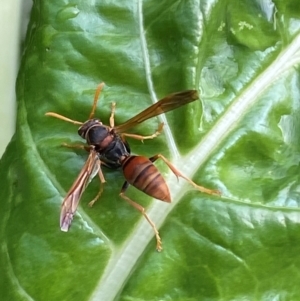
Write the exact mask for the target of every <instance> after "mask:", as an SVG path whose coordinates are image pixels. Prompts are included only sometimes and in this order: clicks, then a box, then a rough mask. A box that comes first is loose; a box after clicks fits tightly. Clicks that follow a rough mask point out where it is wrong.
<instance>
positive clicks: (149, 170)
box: [122, 156, 171, 202]
mask: <svg viewBox="0 0 300 301" xmlns="http://www.w3.org/2000/svg"><path fill="white" fill-rule="evenodd" d="M122 168H123V173H124V177H125V179H126V180H127V182H128V183H129V184H131V185H133V186H134V187H136V188H137V189H139V190H141V191H143V192H144V193H146V194H148V195H150V196H152V197H154V198H156V199H158V200H161V201H164V202H171V196H170V191H169V188H168V186H167V183H166V181H165V179H164V178H163V177H162V175H161V174H160V172H159V171H158V169H157V168H156V167H155V166H154V165H153V163H152V162H151V161H150V160H149V159H148V158H146V157H142V156H129V157H127V158H126V159H125V160H124V161H123V162H122Z"/></svg>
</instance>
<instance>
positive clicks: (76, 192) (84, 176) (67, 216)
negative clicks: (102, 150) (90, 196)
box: [60, 149, 101, 232]
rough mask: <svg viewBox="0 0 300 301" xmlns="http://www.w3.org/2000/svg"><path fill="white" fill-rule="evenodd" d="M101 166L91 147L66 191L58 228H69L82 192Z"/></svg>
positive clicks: (63, 229) (66, 229)
mask: <svg viewBox="0 0 300 301" xmlns="http://www.w3.org/2000/svg"><path fill="white" fill-rule="evenodd" d="M100 168H101V161H100V159H99V157H98V154H97V152H96V151H95V150H94V149H91V151H90V154H89V157H88V159H87V161H86V162H85V164H84V166H83V168H82V169H81V171H80V173H79V175H78V177H77V179H76V180H75V182H74V183H73V185H72V187H71V188H70V190H69V192H68V193H67V195H66V197H65V199H64V201H63V203H62V206H61V212H60V229H61V230H62V231H64V232H67V231H68V230H69V227H70V225H71V222H72V219H73V216H74V213H75V211H76V209H77V207H78V204H79V201H80V198H81V195H82V193H83V192H84V190H85V188H86V187H87V185H88V184H89V183H90V182H91V180H92V179H93V178H94V177H95V175H96V174H97V173H98V172H99V170H100Z"/></svg>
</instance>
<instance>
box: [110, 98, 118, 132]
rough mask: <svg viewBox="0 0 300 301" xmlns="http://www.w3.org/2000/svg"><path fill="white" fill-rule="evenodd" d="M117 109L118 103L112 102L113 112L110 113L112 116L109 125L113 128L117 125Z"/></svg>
mask: <svg viewBox="0 0 300 301" xmlns="http://www.w3.org/2000/svg"><path fill="white" fill-rule="evenodd" d="M115 111H116V103H115V102H113V103H112V104H111V113H110V117H109V125H110V127H111V128H114V127H115Z"/></svg>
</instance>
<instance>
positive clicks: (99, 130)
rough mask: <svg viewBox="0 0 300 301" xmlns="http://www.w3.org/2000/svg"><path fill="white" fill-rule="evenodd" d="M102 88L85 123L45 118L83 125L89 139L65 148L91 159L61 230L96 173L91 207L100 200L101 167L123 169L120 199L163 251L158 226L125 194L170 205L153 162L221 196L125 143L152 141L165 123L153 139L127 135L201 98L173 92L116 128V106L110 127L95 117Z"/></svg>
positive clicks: (67, 205) (72, 192) (67, 201)
mask: <svg viewBox="0 0 300 301" xmlns="http://www.w3.org/2000/svg"><path fill="white" fill-rule="evenodd" d="M103 86H104V84H103V83H102V84H100V85H99V86H98V88H97V90H96V94H95V97H94V104H93V107H92V111H91V113H90V116H89V119H88V120H87V121H86V122H84V123H82V122H79V121H74V120H71V119H69V118H67V117H64V116H62V115H59V114H56V113H52V112H49V113H46V115H48V116H53V117H56V118H59V119H62V120H65V121H68V122H71V123H73V124H78V125H80V128H79V129H78V134H79V135H80V136H81V137H82V138H84V139H85V140H86V142H87V145H80V146H78V145H76V146H69V145H66V146H67V147H77V148H78V147H79V148H84V149H86V150H88V151H89V157H88V159H87V161H86V163H85V165H84V167H83V168H82V170H81V172H80V174H79V175H78V177H77V179H76V180H75V182H74V184H73V185H72V187H71V188H70V190H69V192H68V193H67V195H66V197H65V199H64V201H63V203H62V208H61V216H60V227H61V230H62V231H68V229H69V227H70V225H71V222H72V219H73V216H74V213H75V212H76V209H77V207H78V204H79V200H80V197H81V195H82V193H83V191H84V189H85V188H86V187H87V185H88V184H89V182H90V181H91V180H92V179H93V178H94V177H95V175H96V174H98V175H99V178H100V182H101V186H100V190H99V192H98V194H97V195H96V197H95V198H94V199H93V200H92V201H91V202H90V203H89V205H90V206H92V205H93V204H94V203H95V201H96V200H97V199H98V198H99V197H100V195H101V193H102V190H103V183H105V179H104V175H103V173H102V169H101V165H104V166H106V167H109V168H122V170H123V174H124V177H125V179H126V181H125V183H124V184H123V186H122V189H121V192H120V196H121V197H122V198H123V199H124V200H125V201H127V202H128V203H129V204H130V205H132V206H133V207H134V208H135V209H137V210H138V211H140V212H141V213H142V214H143V216H144V217H145V218H146V219H147V221H148V222H149V224H150V225H151V227H152V228H153V230H154V233H155V236H156V249H157V250H158V251H160V250H162V243H161V239H160V236H159V233H158V230H157V229H156V226H155V224H154V223H153V222H152V221H151V219H150V218H149V217H148V215H147V214H146V212H145V209H144V208H143V207H142V206H141V205H139V204H138V203H136V202H135V201H133V200H132V199H130V198H129V197H127V196H126V195H125V191H126V189H127V188H128V186H129V184H131V185H132V186H134V187H136V188H137V189H139V190H141V191H143V192H144V193H146V194H148V195H149V196H151V197H154V198H156V199H159V200H161V201H164V202H171V196H170V191H169V188H168V186H167V184H166V181H165V180H164V178H163V177H162V175H161V174H160V172H159V171H158V169H157V168H156V167H155V166H154V165H153V162H155V161H156V160H157V159H161V160H163V161H164V162H165V164H167V166H168V167H169V168H170V169H171V171H172V172H173V173H174V174H175V175H176V176H177V177H182V178H184V179H185V180H187V181H188V182H189V183H190V184H191V185H193V186H194V187H195V188H196V189H198V190H199V191H201V192H205V193H208V194H219V192H218V191H217V190H210V189H207V188H205V187H202V186H199V185H197V184H195V183H194V182H193V181H192V180H190V179H189V178H187V177H185V176H184V175H183V174H182V173H181V172H180V171H179V170H177V169H176V168H175V166H173V165H172V164H171V163H170V162H169V161H168V160H167V159H166V158H165V157H164V156H162V155H161V154H158V155H155V156H153V157H150V158H146V157H144V156H133V155H131V154H130V147H129V144H128V143H127V142H126V140H125V137H130V138H133V139H137V140H145V139H153V138H155V137H157V136H158V135H159V134H160V133H161V132H162V130H163V124H160V126H159V128H158V129H157V131H156V132H155V133H154V134H153V135H150V136H141V135H136V134H128V133H126V131H127V130H129V129H131V128H133V127H135V126H136V125H138V124H140V123H141V122H143V121H145V120H147V119H149V118H152V117H154V116H157V115H159V114H162V113H165V112H168V111H171V110H174V109H176V108H179V107H181V106H183V105H186V104H188V103H190V102H192V101H195V100H196V99H198V94H197V91H195V90H187V91H183V92H178V93H173V94H171V95H169V96H167V97H165V98H163V99H161V100H160V101H158V102H157V103H155V104H154V105H152V106H150V107H148V108H147V109H145V110H144V111H142V112H141V113H139V114H137V115H136V116H134V117H133V118H131V119H129V120H128V121H127V122H125V123H123V124H121V125H118V126H115V124H114V114H115V103H113V104H112V111H111V116H110V118H109V123H110V125H109V126H108V125H104V124H103V123H102V122H101V121H100V120H99V119H95V118H93V117H94V112H95V110H96V105H97V101H98V98H99V94H100V91H101V90H102V88H103Z"/></svg>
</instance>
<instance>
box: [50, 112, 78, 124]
mask: <svg viewBox="0 0 300 301" xmlns="http://www.w3.org/2000/svg"><path fill="white" fill-rule="evenodd" d="M45 115H46V116H52V117H55V118H58V119H61V120H64V121H67V122H70V123H73V124H77V125H83V122H80V121H76V120H72V119H70V118H67V117H65V116H62V115H59V114H57V113H54V112H47V113H46V114H45Z"/></svg>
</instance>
